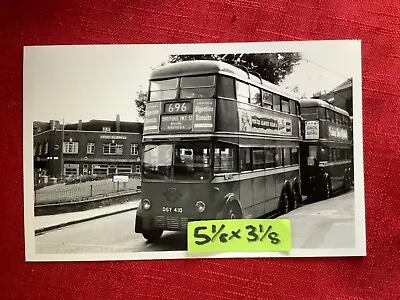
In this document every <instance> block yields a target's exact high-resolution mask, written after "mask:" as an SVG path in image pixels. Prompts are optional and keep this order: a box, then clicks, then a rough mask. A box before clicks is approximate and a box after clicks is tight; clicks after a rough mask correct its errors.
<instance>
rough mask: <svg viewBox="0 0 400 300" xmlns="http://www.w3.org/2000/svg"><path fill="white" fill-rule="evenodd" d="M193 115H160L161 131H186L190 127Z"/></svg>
mask: <svg viewBox="0 0 400 300" xmlns="http://www.w3.org/2000/svg"><path fill="white" fill-rule="evenodd" d="M192 123H193V115H188V114H180V115H163V116H161V126H160V128H161V131H188V130H191V129H192Z"/></svg>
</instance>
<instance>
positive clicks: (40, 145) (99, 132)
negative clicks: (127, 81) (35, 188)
mask: <svg viewBox="0 0 400 300" xmlns="http://www.w3.org/2000/svg"><path fill="white" fill-rule="evenodd" d="M142 132H143V124H142V123H137V122H121V121H120V118H119V116H117V118H116V120H115V121H105V120H91V121H89V122H82V121H79V122H78V123H74V124H67V125H64V126H63V125H62V124H60V122H59V121H54V120H51V121H50V122H48V123H46V122H34V124H33V140H34V141H33V145H34V149H33V155H34V175H35V183H38V182H39V179H40V178H41V176H42V175H45V176H48V178H58V179H60V178H62V177H68V176H71V175H91V174H102V175H114V174H135V173H137V174H138V173H140V155H139V154H140V151H141V150H140V147H141V140H142Z"/></svg>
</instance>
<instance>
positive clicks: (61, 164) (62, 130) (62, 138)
mask: <svg viewBox="0 0 400 300" xmlns="http://www.w3.org/2000/svg"><path fill="white" fill-rule="evenodd" d="M64 128H65V123H64V119H63V122H62V127H61V147H60V148H61V154H60V178H61V180H62V181H63V180H64Z"/></svg>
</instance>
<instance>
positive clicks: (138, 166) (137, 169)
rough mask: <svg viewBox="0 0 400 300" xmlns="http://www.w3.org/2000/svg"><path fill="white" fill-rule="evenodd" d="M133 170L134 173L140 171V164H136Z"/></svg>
mask: <svg viewBox="0 0 400 300" xmlns="http://www.w3.org/2000/svg"><path fill="white" fill-rule="evenodd" d="M135 172H136V173H140V165H136V167H135Z"/></svg>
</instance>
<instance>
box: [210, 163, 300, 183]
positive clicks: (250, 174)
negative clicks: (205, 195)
mask: <svg viewBox="0 0 400 300" xmlns="http://www.w3.org/2000/svg"><path fill="white" fill-rule="evenodd" d="M298 170H300V168H299V166H298V165H296V166H291V167H280V168H274V169H262V170H255V171H244V172H242V173H233V174H232V173H221V174H216V175H215V178H214V180H213V183H219V182H228V181H238V180H243V179H251V178H257V177H263V176H269V175H276V174H281V173H287V172H293V171H298ZM226 175H231V176H232V178H229V179H225V176H226Z"/></svg>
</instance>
